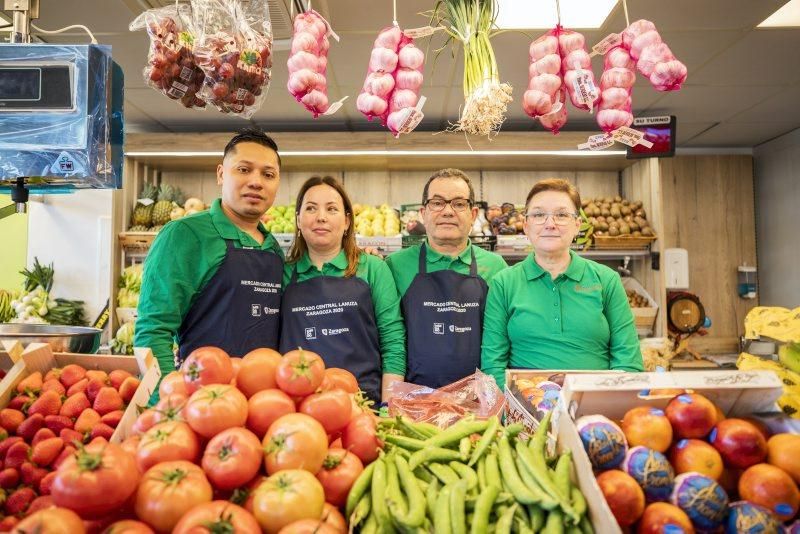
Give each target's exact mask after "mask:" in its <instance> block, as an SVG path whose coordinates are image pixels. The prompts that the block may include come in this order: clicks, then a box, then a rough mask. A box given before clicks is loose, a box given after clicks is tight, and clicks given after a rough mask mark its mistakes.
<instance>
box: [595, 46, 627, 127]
mask: <svg viewBox="0 0 800 534" xmlns="http://www.w3.org/2000/svg"><path fill="white" fill-rule="evenodd" d="M634 66H635V63H634V61H633V58H631V55H630V53H629V52H628V50H627V49H626V48H625V47H624V46H615V47H614V48H611V49H610V50H609V51H608V52H607V53H606V55H605V60H604V62H603V75H602V76H601V77H600V102H599V103H598V105H597V109H598V112H597V124H598V126H600V128H601V129H602V130H603V131H604V132H606V133H608V132H612V131H614V130H616V129H617V128H621V127H622V126H630V125H631V124H632V123H633V113H632V100H631V92H632V91H633V84H634V83H635V82H636V72H635V71H634V70H633V69H634Z"/></svg>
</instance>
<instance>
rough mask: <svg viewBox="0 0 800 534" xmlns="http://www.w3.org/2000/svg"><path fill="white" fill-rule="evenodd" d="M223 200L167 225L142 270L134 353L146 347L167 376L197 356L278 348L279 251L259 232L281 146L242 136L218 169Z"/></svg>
mask: <svg viewBox="0 0 800 534" xmlns="http://www.w3.org/2000/svg"><path fill="white" fill-rule="evenodd" d="M217 183H218V184H219V185H221V186H222V197H221V198H218V199H217V200H215V201H214V202H213V204H212V205H211V209H209V210H207V211H204V212H202V213H198V214H196V215H191V216H189V217H184V218H182V219H179V220H176V221H173V222H171V223H169V224H167V225H166V226H165V227H164V229H163V230H161V232H159V234H158V237H157V238H156V240H155V242H154V243H153V246H152V248H151V249H150V252H149V254H148V255H147V260H146V261H145V265H144V276H143V279H142V292H141V296H140V299H139V308H138V318H137V321H136V335H135V341H134V343H135V345H136V346H138V347H149V348H150V349H152V351H153V353H154V355H155V356H156V358H157V360H158V363H159V366H160V367H161V372H162V374H166V373H168V372H170V371H172V370H174V369H175V365H176V362H175V361H174V359H173V352H172V347H173V342H174V341H177V343H178V358H177V360H178V361H177V363H178V364H180V362H182V361H183V360H184V359H185V358H186V357H187V356H188V355H189V354H190V353H191V352H192V351H193V350H194V349H196V348H198V347H203V346H214V347H219V348H221V349H223V350H225V351H226V352H227V353H228V354H230V355H231V356H244V355H245V354H246V353H248V352H249V351H251V350H253V349H255V348H259V347H269V348H273V349H275V348H277V347H278V336H279V327H280V323H279V313H280V307H281V282H282V278H283V251H282V250H281V248H280V246H279V245H278V243H277V241H276V240H275V238H274V237H273V236H272V234H270V233H269V232H268V231H267V230H266V229H265V228H264V226H263V224H261V220H260V219H261V216H262V215H263V214H264V213H265V212H266V211H267V209H268V208H269V207H270V206H272V203H273V202H274V200H275V194H276V192H277V190H278V184H279V183H280V156H279V155H278V147H277V145H276V144H275V141H273V140H272V138H270V137H269V136H267V135H266V134H264V132H262V131H260V130H257V129H246V130H243V131H242V132H241V133H239V134H238V135H236V136H235V137H233V138H232V139H231V140H230V142H229V143H228V145H227V146H226V147H225V152H224V155H223V160H222V163H221V164H220V165H218V167H217Z"/></svg>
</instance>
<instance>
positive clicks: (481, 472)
mask: <svg viewBox="0 0 800 534" xmlns="http://www.w3.org/2000/svg"><path fill="white" fill-rule="evenodd" d="M476 472H477V473H478V487H479V488H480V489H481V491H483V489H484V488H486V459H485V458H483V457H482V456H481V459H480V460H478V468H477V469H476Z"/></svg>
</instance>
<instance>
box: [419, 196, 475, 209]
mask: <svg viewBox="0 0 800 534" xmlns="http://www.w3.org/2000/svg"><path fill="white" fill-rule="evenodd" d="M448 204H450V207H451V208H453V211H466V210H468V209H470V208H471V207H472V201H470V200H469V199H466V198H451V199H450V200H445V199H443V198H429V199H428V200H427V201H426V202H425V207H426V208H428V209H429V210H431V211H442V210H443V209H444V208H445V206H447V205H448Z"/></svg>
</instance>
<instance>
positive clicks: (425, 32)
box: [403, 26, 444, 39]
mask: <svg viewBox="0 0 800 534" xmlns="http://www.w3.org/2000/svg"><path fill="white" fill-rule="evenodd" d="M443 29H444V26H423V27H421V28H411V29H409V30H403V33H404V34H406V35H407V36H409V37H411V38H412V39H421V38H422V37H430V36H431V35H433V34H434V33H436V32H438V31H439V30H443Z"/></svg>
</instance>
